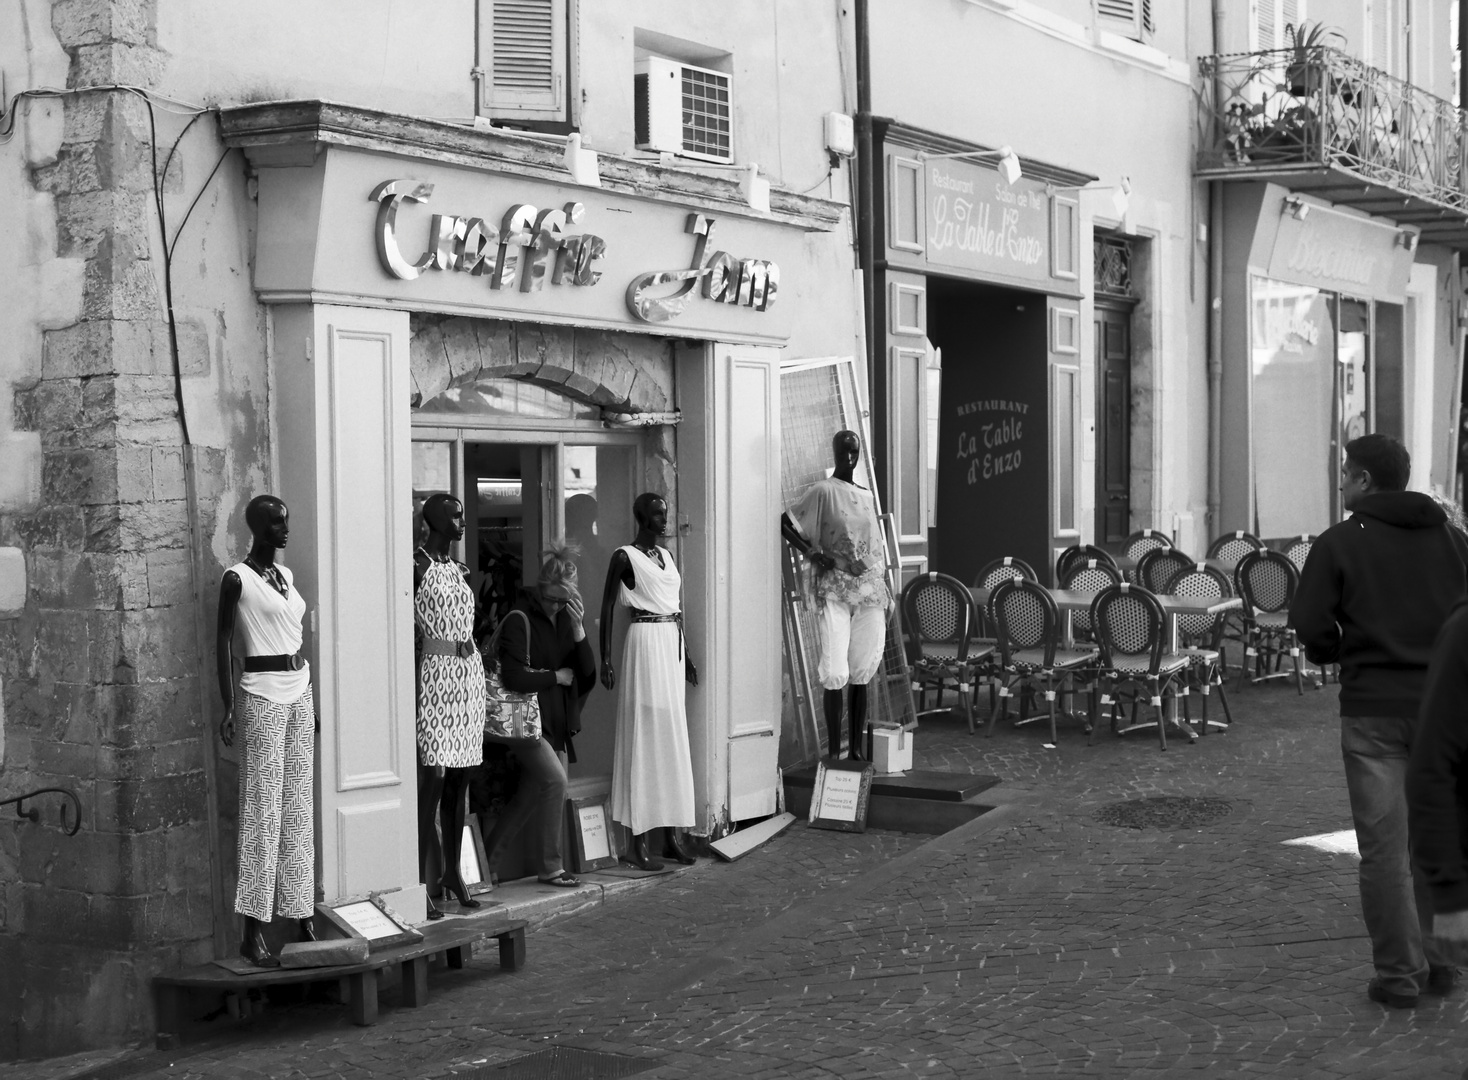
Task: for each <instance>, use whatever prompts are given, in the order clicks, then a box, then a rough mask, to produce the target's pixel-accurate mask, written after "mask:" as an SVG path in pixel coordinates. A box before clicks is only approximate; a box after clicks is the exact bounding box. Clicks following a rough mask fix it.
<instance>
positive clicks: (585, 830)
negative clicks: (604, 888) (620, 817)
mask: <svg viewBox="0 0 1468 1080" xmlns="http://www.w3.org/2000/svg"><path fill="white" fill-rule="evenodd" d="M566 802H567V804H568V812H567V814H566V821H567V823H568V824H569V825H570V827H571V869H572V871H573V872H575V873H577V874H584V873H586V872H587V871H588V870H605V869H607V868H608V867H612V866H616V865H617V852H616V851H615V850H614V849H613V847H612V829H611V821H610V819H609V817H608V814H607V797H606V796H605V795H594V796H591V797H589V798H585V799H567V800H566Z"/></svg>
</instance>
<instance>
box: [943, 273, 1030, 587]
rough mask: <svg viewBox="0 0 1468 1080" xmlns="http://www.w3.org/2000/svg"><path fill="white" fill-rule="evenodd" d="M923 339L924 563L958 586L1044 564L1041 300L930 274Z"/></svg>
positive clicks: (1019, 292) (1027, 294) (1011, 290)
mask: <svg viewBox="0 0 1468 1080" xmlns="http://www.w3.org/2000/svg"><path fill="white" fill-rule="evenodd" d="M928 334H929V337H930V339H931V340H932V342H933V345H934V346H935V347H937V348H939V349H941V350H942V353H943V385H942V393H941V409H940V412H939V431H938V448H939V452H938V491H937V516H936V525H935V527H934V528H933V529H931V530H930V532H929V534H928V536H929V543H930V545H931V546H930V552H931V555H930V558H931V566H932V568H933V569H935V570H939V571H942V572H943V573H945V574H951V575H952V576H954V577H956V578H958V579H959V580H960V581H962V582H965V583H967V582H971V581H973V579H974V577H975V575H976V574H977V573H978V571H979V569H980V568H981V567H983V565H984V564H985V563H987V562H989V561H990V560H992V559H996V558H999V557H1001V556H1004V555H1017V556H1019V557H1020V558H1022V559H1024V560H1025V561H1026V562H1028V563H1030V564H1031V565H1032V566H1034V567H1035V569H1036V570H1037V571H1039V572H1040V573H1041V574H1043V573H1044V572H1045V568H1046V567H1048V566H1049V564H1050V555H1049V550H1050V546H1051V539H1050V536H1051V515H1050V473H1049V460H1048V458H1049V454H1048V449H1049V441H1050V439H1049V436H1050V432H1049V423H1048V415H1049V411H1050V410H1049V408H1048V407H1047V406H1048V401H1049V385H1048V381H1049V380H1048V371H1047V366H1048V365H1047V353H1046V298H1045V297H1044V296H1042V295H1038V294H1035V293H1030V292H1025V291H1023V290H1020V289H1006V288H1001V287H997V286H990V285H979V284H975V283H972V282H963V281H955V280H952V279H947V278H941V277H936V276H930V277H929V278H928Z"/></svg>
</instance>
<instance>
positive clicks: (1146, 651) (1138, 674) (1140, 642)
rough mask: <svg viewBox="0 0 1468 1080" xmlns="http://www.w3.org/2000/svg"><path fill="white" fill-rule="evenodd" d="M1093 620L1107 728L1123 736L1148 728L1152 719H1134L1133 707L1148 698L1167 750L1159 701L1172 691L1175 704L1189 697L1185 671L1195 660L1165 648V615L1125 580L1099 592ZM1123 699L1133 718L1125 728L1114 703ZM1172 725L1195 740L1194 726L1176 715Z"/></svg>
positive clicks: (1142, 591)
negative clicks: (1108, 721)
mask: <svg viewBox="0 0 1468 1080" xmlns="http://www.w3.org/2000/svg"><path fill="white" fill-rule="evenodd" d="M1091 621H1092V622H1093V623H1094V625H1095V627H1096V640H1097V642H1098V643H1099V644H1100V646H1101V678H1102V679H1103V680H1105V683H1106V691H1105V692H1104V693H1103V694H1102V696H1101V705H1102V707H1103V708H1105V707H1109V708H1110V710H1111V729H1112V730H1113V731H1114V732H1116V734H1118V735H1125V734H1126V733H1127V732H1129V731H1138V730H1141V729H1143V728H1148V727H1151V726H1152V725H1153V721H1142V722H1140V723H1139V722H1138V721H1137V710H1138V708H1139V706H1140V705H1141V703H1142V698H1143V697H1146V699H1147V701H1148V703H1149V704H1150V705H1151V706H1152V709H1153V712H1154V714H1155V716H1156V721H1155V723H1156V726H1157V741H1158V743H1159V744H1160V745H1161V747H1162V749H1164V750H1166V749H1167V723H1168V716H1167V712H1166V710H1165V709H1164V707H1163V703H1164V700H1165V699H1166V698H1167V697H1168V695H1171V696H1172V698H1173V704H1174V708H1175V707H1176V702H1177V698H1178V697H1180V696H1186V695H1187V692H1188V681H1187V674H1188V671H1189V669H1191V667H1192V666H1193V661H1192V659H1191V658H1190V657H1188V656H1185V655H1183V654H1182V653H1165V652H1164V651H1163V650H1164V648H1165V647H1166V641H1165V634H1166V628H1167V618H1166V616H1165V615H1164V614H1163V613H1162V605H1161V604H1159V603H1158V602H1157V597H1155V596H1153V595H1152V593H1151V592H1149V591H1148V590H1146V589H1144V588H1142V587H1141V586H1140V585H1133V584H1131V583H1130V582H1125V581H1124V582H1121V583H1120V584H1117V585H1112V586H1109V587H1108V588H1105V589H1103V590H1101V592H1099V593H1098V594H1097V595H1096V599H1095V600H1093V601H1091ZM1123 699H1127V700H1129V702H1130V705H1131V717H1130V720H1129V722H1128V723H1127V725H1126V726H1125V727H1118V726H1117V707H1118V706H1119V705H1121V704H1123ZM1172 723H1174V724H1176V725H1177V727H1178V730H1179V731H1182V732H1183V733H1184V734H1186V735H1187V736H1188V739H1189V741H1191V740H1193V739H1196V738H1197V734H1196V733H1195V732H1194V731H1193V729H1192V727H1191V726H1188V725H1186V724H1183V723H1182V722H1180V721H1179V720H1178V719H1177V717H1176V716H1174V717H1172Z"/></svg>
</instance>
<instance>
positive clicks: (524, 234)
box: [368, 180, 606, 293]
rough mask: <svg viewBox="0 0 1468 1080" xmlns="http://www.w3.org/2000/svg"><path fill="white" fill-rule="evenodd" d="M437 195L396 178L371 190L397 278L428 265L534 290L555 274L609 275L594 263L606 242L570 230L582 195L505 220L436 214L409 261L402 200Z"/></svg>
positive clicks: (523, 207) (575, 280)
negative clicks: (401, 226) (402, 238)
mask: <svg viewBox="0 0 1468 1080" xmlns="http://www.w3.org/2000/svg"><path fill="white" fill-rule="evenodd" d="M432 195H433V185H432V184H428V183H422V182H419V181H416V180H388V181H387V182H385V183H382V184H378V185H377V187H375V188H373V189H372V194H371V195H369V196H368V199H369V200H370V201H372V202H375V203H377V204H378V207H377V226H376V229H375V230H374V237H375V239H376V241H377V258H378V260H379V261H380V262H381V263H382V268H383V269H384V270H386V271H387V272H388V273H389V274H391V275H392V276H393V277H395V278H400V279H402V280H403V281H412V280H414V279H415V278H417V277H419V276H421V275H422V274H423V273H424V271H427V270H448V271H454V272H457V273H463V274H469V275H471V276H473V277H485V278H488V279H489V287H490V288H491V289H513V288H515V284H516V281H517V280H518V282H519V288H520V291H521V292H526V293H528V292H537V291H539V290H540V289H542V288H543V287H544V286H545V282H546V279H547V278H549V279H550V282H551V284H553V285H560V284H563V283H564V284H569V285H595V284H596V283H597V281H599V280H600V279H601V271H600V270H597V269H595V267H594V265H593V264H594V263H596V262H597V261H598V260H600V259H601V258H602V256H603V255H605V254H606V241H604V240H603V239H602V238H601V237H599V236H595V235H592V234H590V233H587V234H571V233H568V232H567V231H566V230H567V229H568V228H569V227H570V226H572V225H575V224H577V223H578V222H580V220H581V219H582V217H583V216H585V213H586V207H585V206H584V205H583V204H581V203H579V202H568V203H566V204H565V205H564V206H561V207H553V208H550V209H545V210H542V209H539V208H537V207H534V206H531V205H529V204H528V203H517V204H515V205H514V206H511V207H510V208H509V209H508V210H506V211H505V213H504V215H503V216H502V217H501V218H500V220H499V225H498V226H495V225H491V224H490V223H489V222H487V221H485V219H484V218H482V217H457V216H454V215H451V214H434V215H433V217H432V219H431V220H430V222H429V225H428V236H427V238H426V239H427V246H426V249H425V250H424V251H423V253H422V254H421V255H419V256H418V257H417V258H415V259H414V260H413V261H412V262H409V261H408V259H407V258H406V257H405V256H404V255H403V251H402V247H401V246H400V245H399V243H398V230H397V217H398V207H399V206H401V205H402V204H403V203H405V202H413V203H423V202H427V201H428V200H429V198H431V197H432Z"/></svg>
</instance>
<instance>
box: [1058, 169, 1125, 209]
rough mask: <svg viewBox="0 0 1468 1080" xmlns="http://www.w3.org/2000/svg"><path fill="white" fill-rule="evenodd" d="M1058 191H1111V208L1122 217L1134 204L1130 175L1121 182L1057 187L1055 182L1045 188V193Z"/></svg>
mask: <svg viewBox="0 0 1468 1080" xmlns="http://www.w3.org/2000/svg"><path fill="white" fill-rule="evenodd" d="M1057 191H1095V192H1102V191H1109V192H1111V208H1112V210H1114V211H1115V212H1116V216H1117V217H1119V218H1122V219H1125V218H1126V215H1127V211H1128V210H1130V209H1131V205H1132V178H1131V177H1130V176H1123V177H1122V178H1121V182H1120V183H1116V184H1104V185H1102V186H1101V187H1091V186H1090V185H1076V186H1074V187H1056V186H1055V185H1054V184H1050V185H1048V186H1047V187H1046V188H1045V194H1047V195H1054V194H1055V193H1056V192H1057Z"/></svg>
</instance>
